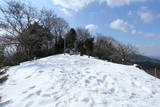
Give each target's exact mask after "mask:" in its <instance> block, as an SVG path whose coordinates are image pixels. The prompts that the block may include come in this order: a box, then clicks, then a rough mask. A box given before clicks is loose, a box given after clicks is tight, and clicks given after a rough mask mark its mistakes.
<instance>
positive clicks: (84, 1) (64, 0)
mask: <svg viewBox="0 0 160 107" xmlns="http://www.w3.org/2000/svg"><path fill="white" fill-rule="evenodd" d="M145 1H148V0H53V2H54V4H55V5H59V6H61V7H63V8H66V9H71V10H74V11H78V10H80V9H82V8H84V7H86V6H87V5H88V4H90V3H93V2H98V3H106V4H107V5H108V6H109V7H112V8H113V7H119V6H124V5H130V4H132V3H135V2H145Z"/></svg>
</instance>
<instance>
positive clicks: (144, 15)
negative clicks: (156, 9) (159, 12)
mask: <svg viewBox="0 0 160 107" xmlns="http://www.w3.org/2000/svg"><path fill="white" fill-rule="evenodd" d="M137 14H138V15H139V17H140V18H141V20H142V21H143V22H145V23H149V22H152V21H153V20H154V19H155V16H154V15H153V13H152V12H151V11H146V10H145V11H142V10H141V11H138V13H137Z"/></svg>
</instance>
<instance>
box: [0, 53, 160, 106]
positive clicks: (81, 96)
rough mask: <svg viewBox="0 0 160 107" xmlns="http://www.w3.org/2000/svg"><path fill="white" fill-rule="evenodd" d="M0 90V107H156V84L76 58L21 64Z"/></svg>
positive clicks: (159, 93)
mask: <svg viewBox="0 0 160 107" xmlns="http://www.w3.org/2000/svg"><path fill="white" fill-rule="evenodd" d="M7 73H8V75H9V78H8V80H7V81H6V83H4V84H2V85H1V86H0V96H1V97H2V98H1V102H0V107H160V80H159V79H156V78H154V77H152V76H150V75H148V74H146V73H145V72H144V71H142V70H140V69H138V68H136V67H134V66H126V65H121V64H114V63H110V62H107V61H102V60H98V59H95V58H92V57H91V58H88V57H87V56H83V57H82V56H78V55H72V56H70V55H56V56H51V57H47V58H43V59H39V60H35V61H28V62H25V63H21V64H20V65H19V66H14V67H11V68H10V69H9V71H8V72H7Z"/></svg>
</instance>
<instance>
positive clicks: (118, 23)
mask: <svg viewBox="0 0 160 107" xmlns="http://www.w3.org/2000/svg"><path fill="white" fill-rule="evenodd" d="M110 28H112V29H116V30H120V31H122V32H127V33H130V34H132V35H141V36H144V37H147V38H155V37H158V35H156V34H154V33H146V32H142V31H139V30H137V29H136V28H135V26H133V25H131V24H129V23H128V22H126V21H124V20H122V19H117V20H114V21H113V22H111V24H110Z"/></svg>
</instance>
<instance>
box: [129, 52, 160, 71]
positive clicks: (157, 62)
mask: <svg viewBox="0 0 160 107" xmlns="http://www.w3.org/2000/svg"><path fill="white" fill-rule="evenodd" d="M130 61H131V62H132V63H136V64H139V65H141V66H143V67H144V68H159V69H160V59H158V58H157V57H156V58H155V57H148V56H143V55H134V56H132V57H130Z"/></svg>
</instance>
